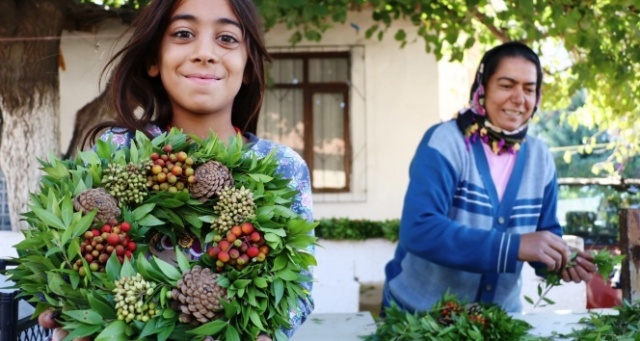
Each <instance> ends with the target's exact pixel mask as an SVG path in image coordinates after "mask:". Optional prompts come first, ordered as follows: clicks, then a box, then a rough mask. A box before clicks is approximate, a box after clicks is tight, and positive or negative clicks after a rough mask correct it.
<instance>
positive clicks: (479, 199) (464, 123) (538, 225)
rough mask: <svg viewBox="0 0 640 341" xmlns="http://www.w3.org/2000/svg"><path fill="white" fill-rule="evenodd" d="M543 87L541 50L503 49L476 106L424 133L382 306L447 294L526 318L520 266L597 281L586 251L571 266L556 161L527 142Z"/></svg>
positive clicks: (476, 87)
mask: <svg viewBox="0 0 640 341" xmlns="http://www.w3.org/2000/svg"><path fill="white" fill-rule="evenodd" d="M541 85H542V68H541V66H540V61H539V59H538V56H537V55H536V53H535V52H533V51H532V50H531V49H530V48H529V47H527V46H526V45H524V44H521V43H517V42H510V43H505V44H503V45H500V46H497V47H495V48H493V49H491V50H489V51H488V52H487V53H486V54H485V55H484V56H483V58H482V61H481V62H480V67H479V68H478V72H477V74H476V83H475V84H473V86H472V88H471V108H469V109H465V110H463V111H461V112H460V113H459V115H458V117H457V119H455V120H452V121H449V122H445V123H442V124H438V125H436V126H434V127H432V128H431V129H429V130H428V131H427V133H426V134H425V136H424V138H423V140H422V142H421V143H420V145H419V146H418V150H417V152H416V155H415V157H414V159H413V161H412V164H411V168H410V182H409V188H408V190H407V194H406V196H405V202H404V208H403V212H402V220H401V226H400V239H399V244H398V248H397V251H396V254H395V258H394V259H393V260H391V261H390V262H389V263H388V264H387V267H386V269H385V271H386V283H385V288H384V293H383V305H384V306H387V305H389V304H390V302H391V301H395V302H396V303H397V304H398V305H399V306H400V307H401V308H403V309H406V310H409V311H426V310H429V309H430V308H431V306H433V305H434V304H435V303H436V302H437V301H438V300H440V299H441V297H442V296H443V295H444V294H445V293H447V292H449V293H451V294H455V295H456V296H457V297H458V298H459V299H461V300H463V301H466V302H474V301H479V302H493V303H496V304H498V305H500V306H502V308H504V309H505V310H507V311H508V312H520V311H521V310H522V307H521V304H520V287H521V280H520V272H521V270H522V265H523V262H532V264H533V265H534V267H536V269H540V268H547V269H548V270H550V271H556V272H560V274H561V275H562V278H563V279H564V280H565V281H574V282H579V281H588V280H589V279H590V278H591V276H592V273H593V272H595V270H596V269H595V265H594V264H593V263H592V262H591V260H592V259H591V257H590V256H589V255H587V254H585V253H583V252H579V253H578V257H577V258H576V259H575V261H574V263H575V266H574V267H572V268H566V267H565V265H566V264H567V262H568V261H569V256H570V250H569V248H568V247H567V244H566V243H565V242H564V241H563V239H562V238H561V235H562V228H561V227H560V224H559V223H558V220H557V218H556V205H557V183H556V174H555V165H554V163H553V158H552V157H551V154H550V153H549V150H548V149H547V147H546V146H545V145H544V144H543V143H542V142H541V141H539V140H537V139H536V138H534V137H529V136H526V133H527V127H528V125H529V122H530V119H531V117H532V116H533V113H534V112H535V110H536V109H537V107H538V104H539V101H540V96H541V94H540V88H541ZM525 137H526V139H525Z"/></svg>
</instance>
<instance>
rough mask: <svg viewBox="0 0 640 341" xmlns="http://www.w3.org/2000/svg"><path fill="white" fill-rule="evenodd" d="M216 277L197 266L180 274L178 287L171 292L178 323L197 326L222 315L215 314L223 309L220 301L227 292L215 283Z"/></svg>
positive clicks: (208, 270)
mask: <svg viewBox="0 0 640 341" xmlns="http://www.w3.org/2000/svg"><path fill="white" fill-rule="evenodd" d="M218 276H220V275H219V274H217V273H212V272H211V270H210V269H209V268H204V269H203V268H202V267H200V266H199V265H196V266H194V267H193V269H191V270H190V271H185V272H184V273H183V274H182V279H181V280H179V281H178V285H177V286H178V287H177V288H174V289H173V290H172V291H171V298H173V303H174V304H175V305H176V306H177V310H179V311H180V322H182V323H190V324H194V325H198V324H204V323H207V322H210V321H213V320H215V319H216V318H218V317H221V316H222V315H223V313H220V314H216V312H218V311H220V310H222V309H223V306H222V302H221V300H223V299H224V297H225V296H226V295H227V290H226V289H225V288H223V287H221V286H220V285H218V283H217V282H216V281H217V280H218Z"/></svg>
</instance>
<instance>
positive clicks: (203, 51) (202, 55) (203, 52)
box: [191, 39, 220, 63]
mask: <svg viewBox="0 0 640 341" xmlns="http://www.w3.org/2000/svg"><path fill="white" fill-rule="evenodd" d="M191 60H192V61H193V62H196V63H217V62H219V61H220V55H218V53H217V51H216V44H215V42H213V41H208V39H200V40H199V42H198V43H197V44H195V49H194V51H193V55H192V57H191Z"/></svg>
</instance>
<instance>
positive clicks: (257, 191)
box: [8, 128, 316, 341]
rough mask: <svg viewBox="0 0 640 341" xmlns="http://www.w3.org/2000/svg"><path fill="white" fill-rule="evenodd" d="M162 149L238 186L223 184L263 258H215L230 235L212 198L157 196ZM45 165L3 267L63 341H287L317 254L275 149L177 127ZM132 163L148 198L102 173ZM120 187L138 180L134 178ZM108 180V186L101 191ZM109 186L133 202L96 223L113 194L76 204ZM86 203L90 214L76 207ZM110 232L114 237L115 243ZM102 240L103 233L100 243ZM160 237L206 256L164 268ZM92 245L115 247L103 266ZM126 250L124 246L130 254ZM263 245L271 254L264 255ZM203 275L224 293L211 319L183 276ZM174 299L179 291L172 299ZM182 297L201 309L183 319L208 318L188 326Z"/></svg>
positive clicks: (169, 192)
mask: <svg viewBox="0 0 640 341" xmlns="http://www.w3.org/2000/svg"><path fill="white" fill-rule="evenodd" d="M167 146H170V147H168V148H167ZM169 149H170V150H172V153H179V152H184V153H186V154H187V155H189V157H190V158H191V161H186V160H185V163H186V164H188V163H191V162H192V163H193V167H194V168H195V171H196V174H198V173H197V171H198V167H201V166H202V165H203V164H205V163H206V162H208V161H211V160H215V161H217V162H219V163H221V164H223V165H224V166H226V167H227V168H228V173H229V174H230V176H231V177H232V178H233V183H232V185H231V186H230V187H233V188H235V189H240V188H244V191H250V193H251V197H252V204H251V206H253V207H251V209H252V212H253V214H251V215H247V216H244V217H242V220H243V224H245V223H246V224H250V225H252V228H251V229H252V230H253V229H255V231H254V232H257V233H258V235H259V238H258V237H256V238H257V239H256V240H259V243H260V244H261V246H260V247H261V249H260V250H261V251H260V253H261V254H262V256H260V257H262V258H260V257H254V258H253V259H250V260H249V261H248V262H247V264H240V261H237V263H236V259H233V260H229V259H223V257H221V256H218V258H217V259H216V258H215V257H214V255H212V252H211V250H212V249H213V246H216V245H217V247H219V248H222V241H221V240H222V239H223V238H225V235H226V238H229V235H228V234H225V233H226V231H224V230H222V231H221V230H219V229H216V228H215V227H216V226H218V227H219V226H220V224H218V222H219V220H220V219H221V216H222V214H223V213H221V212H219V211H216V210H215V209H214V207H216V205H217V204H218V202H219V201H220V200H221V199H220V197H219V196H216V195H213V196H211V197H208V198H204V199H202V198H200V199H201V200H196V199H195V198H194V197H193V196H192V195H193V192H192V191H191V190H190V188H191V187H184V188H179V189H176V188H175V187H174V186H173V185H172V186H170V187H167V186H164V185H163V186H157V187H156V185H158V184H157V183H155V184H154V182H157V181H156V180H158V181H159V178H157V176H155V175H154V176H152V175H151V174H152V173H151V172H150V169H151V164H152V163H150V161H152V160H154V159H156V160H157V154H158V153H160V154H162V153H163V150H164V151H165V152H167V150H169ZM167 153H168V152H167ZM154 155H155V156H154ZM165 155H166V154H165ZM182 155H183V156H184V154H182ZM41 164H42V169H43V170H44V172H45V175H44V177H43V178H42V180H41V186H40V192H39V193H33V194H31V197H30V204H29V211H28V212H27V213H25V214H24V217H25V219H26V221H27V222H28V223H29V226H30V228H29V229H27V230H25V231H24V235H25V240H24V241H22V242H21V243H19V244H17V245H16V249H17V251H18V255H19V257H18V258H17V259H16V261H17V262H18V263H19V266H17V267H16V268H15V269H11V270H8V275H9V279H10V280H12V281H14V282H15V283H16V287H17V288H19V289H21V296H22V297H24V298H25V299H27V300H29V301H30V302H33V303H35V304H37V306H36V311H35V313H34V316H37V315H39V314H40V313H41V312H43V311H45V310H46V309H53V310H55V311H59V312H61V315H60V317H59V319H58V320H59V322H60V323H61V324H62V325H63V328H64V329H66V330H68V331H70V335H69V337H68V339H69V340H70V339H71V338H73V337H82V336H91V337H94V338H95V339H96V340H107V339H108V340H202V339H203V338H204V337H205V336H213V337H214V338H216V339H224V340H227V341H232V340H238V341H239V340H255V338H256V336H257V335H258V334H261V333H265V334H268V335H271V336H272V337H273V338H274V339H275V340H286V339H287V337H286V335H285V334H284V333H283V332H282V330H281V328H287V327H288V326H289V311H290V309H291V308H292V307H294V306H296V304H297V301H298V299H299V298H300V297H301V296H305V295H307V294H308V292H306V289H305V288H304V287H303V286H302V285H301V281H308V280H310V279H309V278H308V276H306V275H305V273H306V270H308V269H309V267H310V266H311V265H315V264H316V262H315V258H314V257H313V255H312V254H310V253H307V252H305V251H304V250H305V249H307V248H310V247H311V246H312V245H314V243H315V238H314V237H313V236H311V235H310V232H311V230H312V229H313V228H314V226H315V223H312V222H308V221H306V220H305V219H304V218H303V217H301V216H299V215H297V214H296V213H295V212H293V211H292V210H291V209H290V204H291V200H292V198H293V196H294V195H295V194H296V192H295V191H294V190H293V189H291V188H290V187H288V183H289V179H284V178H282V177H281V176H280V175H279V174H277V173H275V170H276V168H277V160H276V159H275V153H274V152H272V153H270V154H269V155H267V156H265V157H257V156H256V155H252V154H251V152H250V151H248V149H247V146H246V145H243V144H242V141H241V139H240V138H234V139H232V140H231V141H230V142H229V144H228V145H225V144H224V143H223V142H221V141H220V140H218V138H217V137H216V136H215V135H214V134H212V135H211V136H210V137H209V138H207V139H204V140H202V139H199V138H197V137H195V136H191V135H186V134H183V133H182V132H181V131H179V130H177V129H175V128H174V129H172V130H171V131H170V132H168V133H164V134H162V135H160V136H158V137H156V138H154V139H153V140H150V139H149V138H147V137H146V136H145V135H144V134H142V133H140V132H138V133H137V134H136V138H135V140H133V141H131V145H130V147H122V148H118V147H117V146H116V145H115V144H111V143H108V142H104V141H99V142H98V143H97V145H96V148H95V150H94V151H85V152H80V153H79V155H78V157H77V158H76V159H75V160H60V159H56V158H53V157H52V158H51V160H50V161H41ZM130 165H142V169H144V170H145V171H146V172H147V173H146V174H145V179H148V181H149V183H148V184H147V183H144V184H145V186H149V187H148V189H144V188H142V187H140V186H137V187H135V186H134V187H131V186H130V187H129V188H126V189H122V188H119V189H117V188H116V187H114V186H115V185H113V184H114V183H116V182H115V181H116V180H114V177H110V176H106V175H105V174H106V172H105V170H106V169H107V168H109V167H111V168H112V169H117V168H118V167H117V166H123V167H130ZM130 168H131V167H130ZM133 168H135V167H133ZM186 168H188V167H186ZM186 168H185V169H186ZM122 169H124V168H122ZM176 172H179V171H176ZM188 173H191V171H189V172H188ZM153 174H155V173H153ZM127 176H129V175H127ZM127 179H128V180H127V181H128V182H129V183H135V181H134V180H132V179H133V178H132V177H128V178H127ZM198 181H200V180H198ZM107 183H110V184H111V185H110V186H111V187H109V186H105V185H106V184H107ZM163 183H164V184H166V182H163ZM187 186H188V185H187ZM105 187H109V189H110V190H113V191H114V192H112V193H116V194H118V195H119V196H121V197H122V198H127V196H126V195H127V194H132V196H130V197H128V198H129V201H127V200H120V203H119V207H118V208H116V207H108V208H109V210H108V211H109V212H108V213H110V214H116V216H114V217H113V218H111V219H109V221H101V220H99V219H94V218H96V217H97V216H100V215H104V214H105V209H104V207H105V206H104V203H105V199H108V197H106V198H105V196H104V195H101V196H100V197H99V200H93V202H92V200H90V199H92V198H91V197H86V196H85V198H84V199H82V200H78V198H79V197H82V195H83V193H87V190H88V189H102V188H105ZM125 187H126V185H125ZM179 187H182V186H179ZM230 187H229V188H230ZM160 188H161V189H160ZM158 189H160V190H158ZM133 194H135V195H133ZM92 195H93V194H92ZM87 198H89V199H87ZM135 198H137V199H135ZM107 201H108V200H107ZM87 203H92V204H95V205H97V206H96V207H97V208H96V209H91V210H89V211H83V210H82V209H80V210H79V206H82V205H86V204H87ZM101 205H102V206H101ZM105 219H106V218H105ZM235 224H238V225H239V224H240V221H235ZM116 226H118V227H119V230H120V229H121V231H119V233H120V236H118V234H117V232H115V227H116ZM243 227H244V226H243ZM234 228H235V226H234ZM104 231H107V232H110V233H106V234H101V233H105V232H104ZM122 231H124V232H126V233H124V232H122ZM232 231H233V230H232ZM157 232H161V233H162V234H164V235H165V236H167V237H168V238H170V240H171V242H172V243H171V244H172V245H182V244H181V242H182V241H183V240H184V236H192V237H193V238H191V237H189V238H187V239H188V240H191V241H193V240H196V241H197V240H200V241H202V243H203V247H202V249H203V250H202V251H204V252H203V253H202V255H200V257H190V255H191V254H190V253H189V251H187V250H188V249H189V247H188V246H185V247H184V249H180V248H177V247H176V248H175V251H172V250H171V248H169V249H168V251H169V253H170V254H172V255H173V254H175V257H172V258H173V261H174V263H175V264H171V263H170V262H168V261H165V260H163V259H161V258H159V257H156V255H157V253H156V252H154V246H153V244H154V242H153V241H152V240H151V239H152V238H151V237H152V236H153V235H156V233H157ZM230 233H231V232H230ZM112 235H113V236H112ZM258 235H257V236H258ZM102 236H105V237H106V236H108V238H102ZM112 237H113V238H112ZM240 238H241V237H238V242H240V241H241V240H240ZM242 238H244V237H242ZM96 240H97V241H98V244H99V245H94V246H93V249H94V251H95V249H97V248H100V250H101V251H100V252H102V253H105V251H104V250H105V249H104V247H103V246H106V248H107V249H106V250H108V248H109V247H110V246H115V249H114V250H113V252H111V253H110V254H107V255H108V256H109V257H108V260H107V259H106V257H104V255H103V254H100V257H101V258H100V260H99V261H98V260H96V259H97V258H98V257H97V254H96V255H94V256H92V255H91V252H90V251H92V250H91V249H92V248H89V247H88V246H87V245H89V246H90V243H92V241H93V242H94V244H95V241H96ZM244 240H245V241H246V240H247V239H244ZM106 241H108V244H107V243H105V242H106ZM218 241H219V243H217V242H218ZM100 243H105V244H104V245H102V244H100ZM121 244H124V245H127V246H126V249H124V248H122V245H121ZM238 244H241V243H238ZM264 248H266V249H265V250H266V251H268V252H266V251H265V252H263V251H262V250H263V249H264ZM243 252H244V251H243ZM229 253H231V252H230V251H229ZM247 253H249V252H248V251H247ZM103 258H104V259H103ZM232 258H233V257H232ZM238 259H239V258H238ZM205 268H206V269H211V270H212V273H213V274H214V276H213V277H209V280H210V283H209V288H211V287H213V288H217V289H216V290H222V291H223V292H225V293H226V295H224V296H222V297H214V298H213V301H214V303H215V304H213V305H214V306H215V305H217V306H218V308H217V309H212V308H207V309H208V310H207V311H203V310H202V309H203V308H202V306H204V305H206V304H205V303H207V302H205V301H206V300H207V299H210V298H206V299H205V298H204V297H203V296H198V295H197V293H196V292H193V293H192V292H190V290H195V289H193V288H192V287H188V288H187V287H186V283H187V282H189V281H191V282H193V281H199V279H198V280H196V279H192V278H187V275H186V274H188V273H193V272H198V273H199V274H201V273H203V272H199V270H200V269H205ZM207 271H208V270H207ZM193 277H195V276H193ZM211 278H215V279H214V280H211ZM127 283H128V284H127ZM177 290H182V291H181V292H180V293H178V294H176V292H177ZM180 295H184V296H190V295H192V298H193V300H194V301H193V302H191V301H190V302H189V304H192V303H193V304H194V305H197V307H196V308H197V309H199V310H197V311H195V312H193V311H191V312H189V313H190V314H192V315H193V316H195V317H198V316H200V315H199V314H204V313H207V314H208V313H209V312H211V313H212V314H213V315H215V318H211V319H209V320H208V321H207V322H202V321H198V322H196V323H194V321H190V322H189V323H185V320H184V318H183V317H182V315H183V314H184V313H185V312H184V310H181V309H182V308H185V305H186V303H184V302H182V305H181V303H180V301H179V300H178V296H180ZM200 300H202V301H200ZM207 304H208V303H207Z"/></svg>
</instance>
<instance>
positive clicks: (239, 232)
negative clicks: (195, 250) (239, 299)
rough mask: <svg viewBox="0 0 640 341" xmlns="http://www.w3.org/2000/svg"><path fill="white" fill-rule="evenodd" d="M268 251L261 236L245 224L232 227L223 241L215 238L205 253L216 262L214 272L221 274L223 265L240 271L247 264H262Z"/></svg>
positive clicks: (220, 237)
mask: <svg viewBox="0 0 640 341" xmlns="http://www.w3.org/2000/svg"><path fill="white" fill-rule="evenodd" d="M269 251H270V249H269V246H268V245H266V244H265V241H264V237H263V236H262V234H261V233H260V232H259V231H258V230H256V229H255V227H254V226H253V224H251V223H249V222H246V223H243V224H242V225H235V226H233V227H232V228H231V230H229V232H228V233H227V236H226V237H225V238H224V239H222V236H220V235H217V236H215V237H214V238H213V244H212V245H211V246H210V247H209V249H208V250H207V253H208V254H209V256H210V257H211V258H212V259H213V260H214V261H215V262H216V271H218V272H222V270H223V269H224V267H225V265H230V266H233V267H235V268H236V269H238V270H242V269H243V268H244V267H245V266H246V265H247V264H249V262H264V260H265V259H266V258H267V255H268V254H269Z"/></svg>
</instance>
